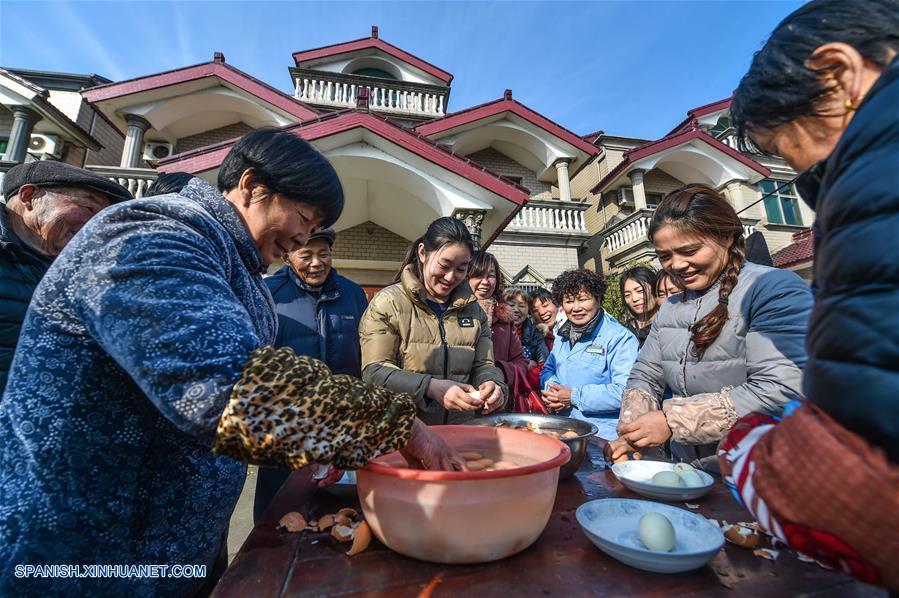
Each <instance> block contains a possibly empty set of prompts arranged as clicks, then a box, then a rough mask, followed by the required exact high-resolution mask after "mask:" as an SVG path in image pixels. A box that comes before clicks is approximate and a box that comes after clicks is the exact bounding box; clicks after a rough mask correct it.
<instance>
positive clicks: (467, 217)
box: [453, 210, 487, 249]
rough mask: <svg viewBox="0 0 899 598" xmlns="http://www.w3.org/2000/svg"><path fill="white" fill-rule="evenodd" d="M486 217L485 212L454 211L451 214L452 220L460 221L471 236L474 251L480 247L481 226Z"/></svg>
mask: <svg viewBox="0 0 899 598" xmlns="http://www.w3.org/2000/svg"><path fill="white" fill-rule="evenodd" d="M486 215H487V211H486V210H456V211H455V212H453V218H456V219H458V220H461V221H462V222H463V223H464V224H465V228H467V229H468V232H469V233H470V234H471V240H472V241H473V242H474V248H475V249H480V247H481V225H482V224H483V223H484V216H486Z"/></svg>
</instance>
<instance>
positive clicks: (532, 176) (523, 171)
mask: <svg viewBox="0 0 899 598" xmlns="http://www.w3.org/2000/svg"><path fill="white" fill-rule="evenodd" d="M468 157H469V158H471V159H472V160H474V161H476V162H479V163H481V164H483V165H484V166H486V167H487V168H489V169H491V170H493V171H495V172H498V173H499V174H501V175H503V176H507V177H513V178H519V177H520V178H521V184H522V185H524V186H525V187H527V188H528V189H530V190H531V197H534V198H539V199H551V198H552V196H553V193H552V189H553V187H552V185H549V184H547V183H544V182H542V181H538V180H537V173H535V172H533V171H532V170H528V169H527V168H525V167H524V166H522V165H521V164H519V163H518V162H516V161H515V160H513V159H512V158H510V157H509V156H507V155H505V154H503V153H502V152H498V151H496V150H495V149H493V148H492V147H488V148H487V149H484V150H481V151H479V152H475V153H473V154H470V155H469V156H468Z"/></svg>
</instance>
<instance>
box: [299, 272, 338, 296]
mask: <svg viewBox="0 0 899 598" xmlns="http://www.w3.org/2000/svg"><path fill="white" fill-rule="evenodd" d="M285 265H286V267H287V275H288V276H289V277H290V281H291V282H292V283H293V284H295V285H296V286H297V287H299V288H300V289H302V290H303V291H305V292H307V293H320V294H321V295H322V297H325V296H327V297H328V298H330V296H331V294H332V293H333V294H335V295H339V294H340V289H339V288H338V286H337V270H335V269H334V268H331V270H330V271H329V272H328V276H327V277H326V278H325V282H323V283H322V284H321V285H319V286H317V287H313V286H310V285H308V284H306V283H305V282H304V281H303V279H302V278H300V277H299V276H297V273H296V272H294V270H293V268H291V267H290V264H285Z"/></svg>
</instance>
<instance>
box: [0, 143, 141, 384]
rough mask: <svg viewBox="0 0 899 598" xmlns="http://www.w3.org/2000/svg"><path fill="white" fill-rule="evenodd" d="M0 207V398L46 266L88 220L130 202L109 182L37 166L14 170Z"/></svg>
mask: <svg viewBox="0 0 899 598" xmlns="http://www.w3.org/2000/svg"><path fill="white" fill-rule="evenodd" d="M3 197H5V198H6V204H5V205H4V204H2V203H0V394H3V388H4V387H5V386H6V379H7V376H8V375H9V367H10V363H12V357H13V352H14V351H15V348H16V341H17V340H18V338H19V330H20V329H21V327H22V321H23V320H24V319H25V310H26V309H27V308H28V302H29V301H30V300H31V295H32V294H33V293H34V289H35V288H36V287H37V284H38V283H39V282H40V280H41V278H42V277H43V276H44V273H45V272H46V271H47V268H49V267H50V263H51V262H52V261H53V258H55V257H56V256H57V255H59V252H60V251H62V249H63V247H65V246H66V244H67V243H68V242H69V239H71V238H72V237H73V236H75V233H77V232H78V231H79V230H80V229H81V227H82V226H84V224H85V223H86V222H87V221H88V220H90V218H91V217H92V216H93V215H94V214H96V213H97V212H99V211H100V210H102V209H103V208H105V207H106V206H108V205H110V204H112V203H116V202H119V201H124V200H126V199H132V197H131V194H130V193H129V192H128V190H127V189H125V188H124V187H122V186H121V185H118V184H116V183H114V182H112V181H110V180H109V179H106V178H104V177H101V176H99V175H97V174H94V173H92V172H88V171H87V170H82V169H81V168H77V167H75V166H71V165H69V164H64V163H62V162H52V161H37V162H29V163H26V164H18V165H16V166H13V167H12V168H11V169H10V170H9V172H7V173H6V176H5V177H4V179H3Z"/></svg>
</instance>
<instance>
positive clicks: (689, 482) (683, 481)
mask: <svg viewBox="0 0 899 598" xmlns="http://www.w3.org/2000/svg"><path fill="white" fill-rule="evenodd" d="M612 473H613V474H615V477H616V478H618V481H620V482H621V483H622V484H624V486H625V487H626V488H627V489H628V490H631V491H633V492H636V493H637V494H640V495H641V496H645V497H647V498H655V499H658V500H668V501H682V500H695V499H697V498H699V497H700V496H703V495H705V494H707V493H708V491H709V490H711V489H712V486H714V485H715V478H713V477H712V476H711V475H709V474H707V473H706V472H704V471H702V470H701V469H693V468H692V467H690V466H689V465H688V464H686V463H677V464H676V465H675V464H673V463H666V462H664V461H624V462H622V463H616V464H615V465H613V466H612Z"/></svg>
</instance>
